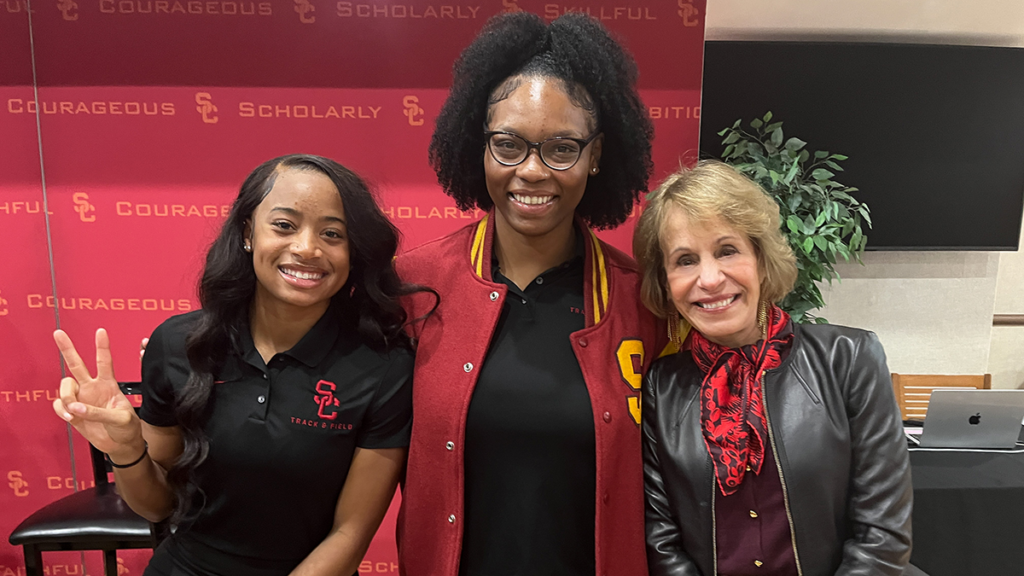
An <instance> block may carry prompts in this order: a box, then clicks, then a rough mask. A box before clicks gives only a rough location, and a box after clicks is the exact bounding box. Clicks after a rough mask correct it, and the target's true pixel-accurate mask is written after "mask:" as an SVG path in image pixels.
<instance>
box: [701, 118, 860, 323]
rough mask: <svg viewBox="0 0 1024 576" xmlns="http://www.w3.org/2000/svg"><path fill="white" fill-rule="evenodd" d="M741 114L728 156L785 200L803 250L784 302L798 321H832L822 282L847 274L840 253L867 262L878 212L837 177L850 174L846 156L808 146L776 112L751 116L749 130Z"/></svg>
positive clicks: (793, 235) (796, 247)
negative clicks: (840, 269)
mask: <svg viewBox="0 0 1024 576" xmlns="http://www.w3.org/2000/svg"><path fill="white" fill-rule="evenodd" d="M740 124H741V121H740V120H737V121H736V122H735V123H734V124H733V125H732V126H731V127H729V128H726V129H724V130H722V131H721V132H719V133H718V135H719V136H722V137H723V139H722V144H723V145H725V150H723V151H722V160H723V161H724V162H726V163H727V164H730V165H732V166H733V167H734V168H736V169H737V170H739V171H740V172H742V173H743V174H746V175H747V176H748V177H750V178H751V179H753V180H754V181H755V182H757V183H758V184H759V185H760V186H761V188H763V189H764V191H765V192H767V193H768V194H769V195H771V196H772V197H773V198H774V199H775V201H776V202H777V203H778V204H779V210H780V213H781V214H780V215H781V220H782V232H783V234H784V235H785V236H786V237H787V238H788V239H789V243H790V245H791V246H792V247H793V253H794V254H796V265H797V268H798V270H799V276H798V277H797V281H796V286H794V288H793V291H792V292H790V293H789V295H788V296H786V298H785V299H784V300H783V301H782V302H781V304H780V305H781V306H782V308H783V309H784V310H786V311H787V312H789V314H790V315H791V316H792V317H793V320H794V321H795V322H817V323H819V324H821V323H826V322H827V320H825V319H824V318H822V317H820V316H815V315H814V314H813V311H814V310H817V309H818V308H821V307H822V306H824V305H825V302H824V301H823V300H822V297H821V290H820V289H819V288H818V283H819V282H823V281H827V282H829V284H831V283H832V280H833V279H837V280H841V279H840V278H839V274H838V273H837V272H836V270H835V264H836V261H837V260H838V258H840V257H842V258H843V259H844V260H846V261H849V260H850V259H851V258H853V259H855V260H856V261H857V262H860V263H861V264H863V262H861V259H860V255H861V253H862V252H863V251H864V247H865V246H866V245H867V241H868V238H867V236H866V235H865V234H864V229H863V228H862V224H866V225H867V227H869V228H870V227H871V211H870V210H869V209H868V207H867V205H865V204H864V203H862V202H860V201H858V200H857V199H855V198H854V197H853V196H851V193H852V192H856V191H857V189H856V188H852V187H850V186H845V185H843V184H840V183H839V182H836V181H835V180H833V177H834V176H835V175H836V174H835V173H836V172H842V171H843V168H842V167H841V166H840V165H839V162H842V161H843V160H846V158H847V157H846V156H843V155H842V154H830V153H828V152H824V151H818V152H814V153H811V152H808V151H807V150H806V149H805V147H806V146H807V143H806V142H804V141H803V140H800V139H799V138H789V139H788V140H786V139H785V138H784V136H783V132H782V122H772V113H771V112H768V113H766V114H765V115H764V117H763V118H755V119H754V120H753V121H751V122H750V128H751V131H747V130H744V129H743V128H742V127H741V126H740Z"/></svg>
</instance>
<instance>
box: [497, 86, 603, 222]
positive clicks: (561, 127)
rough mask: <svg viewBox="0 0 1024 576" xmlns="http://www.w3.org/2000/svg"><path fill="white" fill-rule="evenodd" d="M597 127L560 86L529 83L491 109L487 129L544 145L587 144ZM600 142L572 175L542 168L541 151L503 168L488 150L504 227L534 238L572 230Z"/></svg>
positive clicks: (591, 147) (585, 153)
mask: <svg viewBox="0 0 1024 576" xmlns="http://www.w3.org/2000/svg"><path fill="white" fill-rule="evenodd" d="M594 124H595V122H594V120H593V118H592V117H591V116H590V113H588V112H587V111H586V110H584V109H583V108H580V107H579V106H576V105H575V104H573V103H572V101H571V100H570V99H569V96H568V95H566V93H565V91H564V90H563V89H562V87H561V81H560V80H556V79H552V78H547V77H527V78H523V79H522V83H521V84H520V86H519V87H517V88H516V89H515V90H513V91H512V93H511V94H509V96H508V98H505V99H504V100H501V101H499V102H497V103H495V104H494V105H493V106H492V107H491V110H490V114H489V123H488V126H487V128H486V129H487V130H488V131H491V130H493V131H503V132H512V133H514V134H517V135H519V136H521V137H523V138H524V139H526V140H529V141H531V142H542V141H544V140H546V139H548V138H554V137H557V136H564V137H570V138H579V139H586V138H588V137H590V136H591V133H592V131H593V130H594V128H593V125H594ZM601 139H602V138H601V137H600V136H599V137H598V138H596V139H595V140H594V141H593V142H591V143H590V145H589V146H587V147H586V148H584V149H583V151H582V152H581V154H580V159H579V160H578V161H577V162H576V164H575V165H574V166H573V167H572V168H569V169H568V170H552V169H551V168H549V167H548V166H546V165H545V164H544V163H543V162H541V159H540V156H539V154H538V152H537V151H536V150H532V151H531V152H530V153H529V155H527V157H526V160H523V162H522V163H521V164H519V165H517V166H504V165H502V164H500V163H498V161H496V160H495V159H494V157H493V156H492V155H491V153H490V152H489V151H488V150H487V149H486V148H485V149H484V151H483V154H484V158H483V160H484V175H485V177H486V181H487V192H488V194H489V195H490V197H491V200H492V201H493V202H494V206H495V212H496V214H497V218H498V220H499V222H501V223H502V224H503V227H504V226H507V227H508V228H511V230H512V231H514V232H515V233H518V234H522V235H524V236H531V237H537V236H544V235H546V234H548V233H550V232H552V231H554V230H558V229H561V228H569V227H571V226H572V219H573V214H574V213H575V212H576V206H578V205H579V203H580V200H582V199H583V192H584V190H585V189H586V187H587V178H589V177H590V176H591V175H592V174H593V172H592V170H595V169H597V167H598V161H599V160H600V157H601Z"/></svg>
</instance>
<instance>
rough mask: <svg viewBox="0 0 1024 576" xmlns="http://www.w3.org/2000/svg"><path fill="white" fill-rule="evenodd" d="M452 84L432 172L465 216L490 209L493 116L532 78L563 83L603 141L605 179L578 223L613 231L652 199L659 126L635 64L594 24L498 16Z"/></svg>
mask: <svg viewBox="0 0 1024 576" xmlns="http://www.w3.org/2000/svg"><path fill="white" fill-rule="evenodd" d="M453 76H454V78H453V81H452V87H451V92H450V93H449V94H448V99H447V100H445V103H444V106H443V107H442V108H441V113H440V115H439V116H438V118H437V126H436V128H435V129H434V135H433V137H432V138H431V141H430V164H431V165H432V166H433V167H434V170H435V171H436V172H437V181H438V182H439V183H440V184H441V186H442V187H443V188H444V190H445V193H446V194H448V195H449V196H451V197H452V198H453V199H454V200H455V203H456V204H457V205H458V207H459V208H460V209H462V210H470V209H472V208H474V207H477V208H480V209H481V210H489V209H490V208H491V206H493V204H494V203H493V202H492V201H491V198H490V196H489V195H488V193H487V185H486V181H485V179H484V163H483V151H484V150H485V145H486V143H485V140H484V135H483V131H484V129H485V128H484V126H485V125H486V123H487V120H488V113H489V111H490V107H491V106H492V105H493V104H494V103H495V102H498V101H501V100H502V99H504V98H507V97H508V96H509V94H511V93H512V91H514V90H515V88H516V87H518V86H519V83H520V81H521V79H522V77H527V76H545V77H551V78H557V79H559V80H561V81H562V85H563V87H564V88H565V91H566V94H567V95H568V96H569V98H570V99H571V101H572V102H573V103H574V104H576V105H578V106H580V107H581V108H583V109H584V110H587V111H588V112H589V113H590V115H591V117H592V118H593V119H594V126H592V128H595V129H598V128H599V129H600V130H601V131H602V133H603V134H604V143H603V149H602V154H601V171H600V172H599V173H598V174H597V175H595V176H593V177H591V178H589V179H588V182H587V189H586V193H585V194H584V195H583V199H582V200H581V201H580V204H579V206H578V207H577V208H576V213H577V214H579V215H580V216H581V217H582V218H583V219H584V220H586V221H587V223H588V224H590V225H591V226H594V227H596V228H611V227H614V226H617V225H619V224H622V223H623V222H624V221H625V220H626V217H628V216H629V214H630V212H631V211H632V209H633V206H634V205H635V204H636V202H637V201H638V200H639V198H640V195H641V194H642V193H644V192H646V191H647V180H648V178H649V177H650V175H651V171H652V169H653V162H652V161H651V140H652V138H653V137H654V127H653V126H652V125H651V121H650V118H649V117H648V115H647V108H646V107H645V106H644V104H643V102H642V101H641V100H640V95H639V94H637V90H636V79H637V68H636V62H634V60H633V58H632V56H630V55H629V53H628V52H626V51H625V49H623V47H622V46H621V45H619V43H618V42H617V41H616V40H615V39H614V38H612V36H611V34H609V32H608V30H607V29H605V27H604V26H602V25H601V24H600V23H599V22H598V21H597V20H595V19H594V18H592V17H590V16H588V15H586V14H581V13H568V14H565V15H564V16H561V17H559V18H558V19H556V20H554V21H552V22H551V24H545V23H544V21H543V20H542V19H541V18H540V17H539V16H537V15H536V14H532V13H529V12H516V13H512V14H499V15H498V16H495V17H493V18H491V19H490V20H488V22H487V24H486V25H485V26H484V29H483V30H482V31H481V32H480V34H479V36H477V37H476V39H475V40H474V41H473V43H472V44H470V45H469V46H468V47H467V48H466V49H465V50H463V52H462V54H461V55H460V56H459V59H458V60H457V61H456V62H455V66H454V68H453Z"/></svg>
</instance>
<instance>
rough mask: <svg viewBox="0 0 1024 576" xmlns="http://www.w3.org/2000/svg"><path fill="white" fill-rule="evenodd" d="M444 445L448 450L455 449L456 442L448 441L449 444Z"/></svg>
mask: <svg viewBox="0 0 1024 576" xmlns="http://www.w3.org/2000/svg"><path fill="white" fill-rule="evenodd" d="M444 447H445V448H447V449H448V450H455V442H448V443H447V444H445V445H444Z"/></svg>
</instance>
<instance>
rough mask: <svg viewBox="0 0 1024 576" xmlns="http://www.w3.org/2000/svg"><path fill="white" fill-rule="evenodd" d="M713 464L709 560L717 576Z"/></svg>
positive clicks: (712, 467)
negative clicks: (711, 561) (711, 560)
mask: <svg viewBox="0 0 1024 576" xmlns="http://www.w3.org/2000/svg"><path fill="white" fill-rule="evenodd" d="M717 488H718V486H717V485H716V484H715V463H714V462H712V463H711V552H712V554H711V558H712V559H713V567H714V568H713V572H714V576H718V526H717V524H718V521H717V520H718V513H717V512H715V501H716V500H717V498H715V490H716V489H717Z"/></svg>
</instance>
